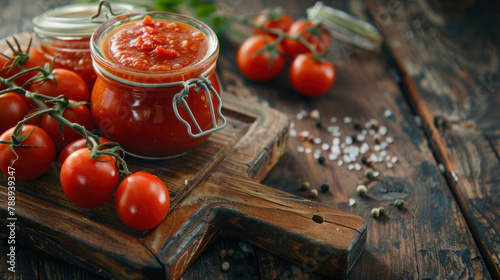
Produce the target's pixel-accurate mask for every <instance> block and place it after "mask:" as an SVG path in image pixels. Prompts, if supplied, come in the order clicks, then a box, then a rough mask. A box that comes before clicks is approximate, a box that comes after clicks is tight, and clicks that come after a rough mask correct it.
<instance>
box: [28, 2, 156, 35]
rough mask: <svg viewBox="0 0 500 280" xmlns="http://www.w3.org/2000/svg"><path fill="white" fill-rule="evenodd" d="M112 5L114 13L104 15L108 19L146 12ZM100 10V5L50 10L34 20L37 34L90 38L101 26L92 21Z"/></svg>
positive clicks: (80, 5) (114, 3)
mask: <svg viewBox="0 0 500 280" xmlns="http://www.w3.org/2000/svg"><path fill="white" fill-rule="evenodd" d="M110 4H111V8H112V13H111V11H109V10H108V12H105V13H104V15H105V16H106V18H107V19H109V18H112V17H115V16H117V15H123V14H130V13H140V12H145V11H146V8H144V7H140V6H136V5H132V4H128V3H117V2H112V3H110ZM98 10H99V3H83V4H73V5H67V6H61V7H57V8H54V9H51V10H48V11H46V12H45V13H43V14H41V15H39V16H37V17H35V18H34V19H33V25H34V29H35V33H37V34H38V35H42V36H47V37H72V38H75V37H90V36H92V33H94V30H95V29H96V28H97V27H98V26H99V25H100V24H101V23H100V22H96V21H92V20H91V17H92V16H94V15H96V14H97V13H98ZM101 14H103V13H101Z"/></svg>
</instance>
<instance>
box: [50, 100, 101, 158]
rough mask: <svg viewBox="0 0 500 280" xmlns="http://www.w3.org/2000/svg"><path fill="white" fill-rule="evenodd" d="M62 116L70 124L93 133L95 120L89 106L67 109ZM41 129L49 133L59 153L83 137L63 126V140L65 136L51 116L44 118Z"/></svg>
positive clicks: (76, 106) (81, 105)
mask: <svg viewBox="0 0 500 280" xmlns="http://www.w3.org/2000/svg"><path fill="white" fill-rule="evenodd" d="M70 102H76V101H74V100H70ZM62 116H63V118H65V119H67V120H68V121H70V122H73V123H77V124H80V125H83V126H84V127H85V128H86V129H87V130H89V131H92V130H93V129H94V127H95V124H94V119H93V118H92V114H91V113H90V110H89V109H88V108H87V106H85V105H83V104H80V105H75V106H71V107H68V108H66V110H64V113H63V115H62ZM40 127H41V128H43V129H44V130H45V131H47V133H48V134H49V135H50V137H52V140H53V141H54V144H55V145H56V150H57V152H60V151H61V150H62V149H63V148H64V147H66V146H67V145H68V144H69V143H71V142H73V141H75V140H76V139H79V138H81V137H82V136H81V135H80V134H78V133H77V132H76V131H74V130H72V129H71V128H69V127H67V126H63V129H62V131H63V135H64V138H63V136H62V135H61V131H60V129H59V122H58V121H56V120H55V119H54V118H52V117H51V116H49V115H45V116H43V119H42V123H41V124H40Z"/></svg>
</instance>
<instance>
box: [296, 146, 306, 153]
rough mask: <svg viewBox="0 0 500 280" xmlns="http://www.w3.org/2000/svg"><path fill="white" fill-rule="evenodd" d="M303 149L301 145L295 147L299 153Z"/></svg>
mask: <svg viewBox="0 0 500 280" xmlns="http://www.w3.org/2000/svg"><path fill="white" fill-rule="evenodd" d="M304 150H305V149H304V147H302V146H298V147H297V152H299V153H303V152H304Z"/></svg>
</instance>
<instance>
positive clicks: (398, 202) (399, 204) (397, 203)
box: [394, 199, 405, 208]
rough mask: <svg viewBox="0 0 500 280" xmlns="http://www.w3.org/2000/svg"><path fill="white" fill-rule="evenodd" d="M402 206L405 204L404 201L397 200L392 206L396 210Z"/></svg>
mask: <svg viewBox="0 0 500 280" xmlns="http://www.w3.org/2000/svg"><path fill="white" fill-rule="evenodd" d="M403 204H405V202H404V200H400V199H398V200H396V201H394V206H396V207H397V208H401V207H403Z"/></svg>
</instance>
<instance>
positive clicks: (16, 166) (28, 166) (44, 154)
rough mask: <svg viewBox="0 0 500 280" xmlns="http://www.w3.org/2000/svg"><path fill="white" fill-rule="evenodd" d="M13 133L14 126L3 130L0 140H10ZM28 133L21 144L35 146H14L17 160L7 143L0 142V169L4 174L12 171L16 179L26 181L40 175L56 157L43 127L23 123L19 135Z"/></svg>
mask: <svg viewBox="0 0 500 280" xmlns="http://www.w3.org/2000/svg"><path fill="white" fill-rule="evenodd" d="M33 129H34V130H33ZM32 131H33V132H32ZM13 133H14V128H11V129H9V130H7V131H5V132H4V133H3V134H2V135H1V136H0V141H11V135H12V134H13ZM29 133H31V135H30V136H28V138H26V139H25V140H24V141H23V142H22V145H24V146H35V147H37V148H21V147H16V148H14V150H15V151H16V154H17V155H18V158H17V160H16V156H15V155H14V153H13V152H12V150H11V148H10V146H9V145H6V144H0V169H2V172H3V173H4V174H5V175H7V174H9V171H14V173H13V174H12V175H13V176H12V177H15V178H16V180H21V181H28V180H32V179H35V178H37V177H39V176H41V175H42V174H44V173H45V172H46V171H47V170H49V168H50V166H51V165H52V163H53V162H54V160H55V158H56V149H55V147H54V143H53V142H52V139H50V136H49V135H48V134H47V133H46V132H45V131H44V130H43V129H41V128H39V127H37V126H33V125H23V130H22V132H21V137H24V136H26V135H28V134H29ZM9 167H11V168H10V169H9ZM8 176H10V175H8Z"/></svg>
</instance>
